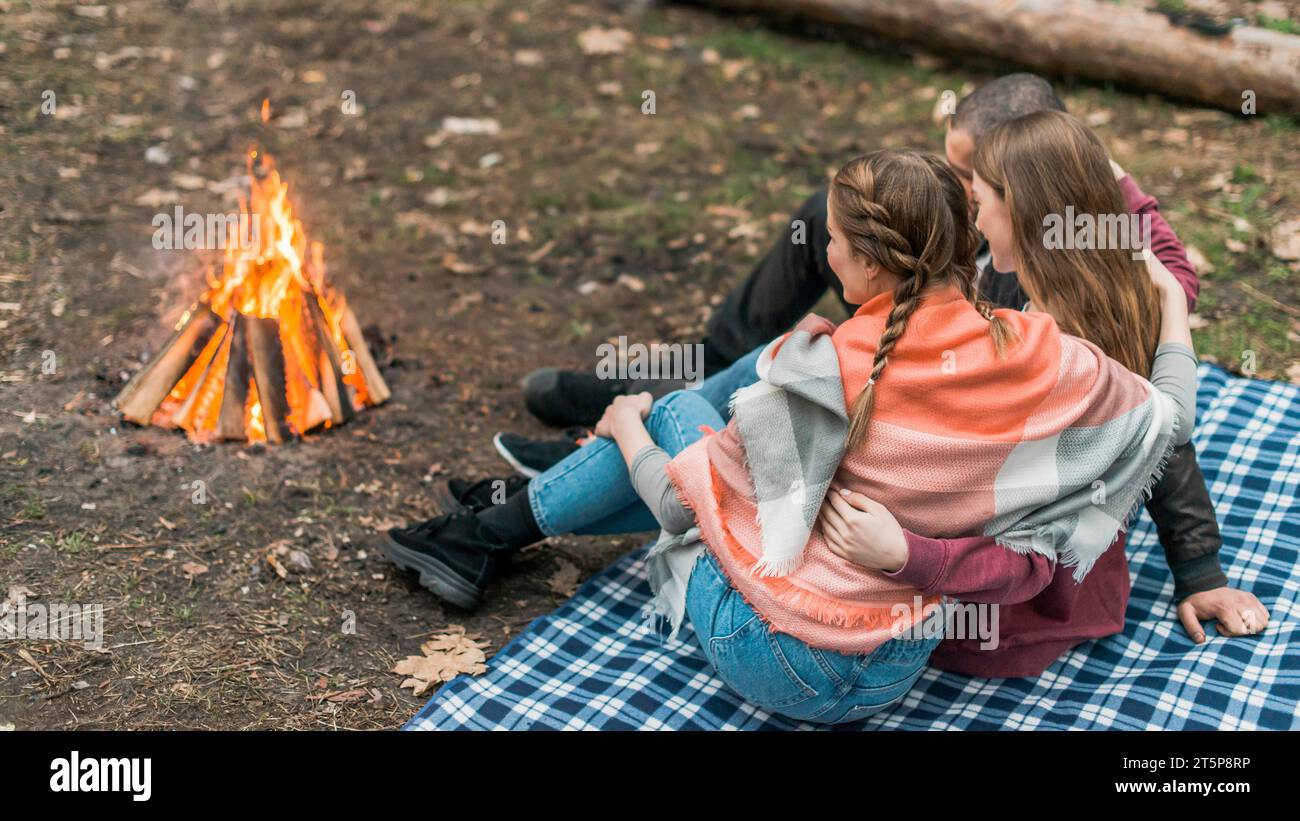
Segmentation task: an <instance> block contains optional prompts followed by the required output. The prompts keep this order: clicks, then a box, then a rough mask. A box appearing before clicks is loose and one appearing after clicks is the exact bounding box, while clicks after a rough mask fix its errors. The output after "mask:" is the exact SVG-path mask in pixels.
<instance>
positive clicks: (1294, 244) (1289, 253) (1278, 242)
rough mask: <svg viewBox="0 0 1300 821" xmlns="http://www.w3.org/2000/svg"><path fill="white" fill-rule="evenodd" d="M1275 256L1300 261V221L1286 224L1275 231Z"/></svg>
mask: <svg viewBox="0 0 1300 821" xmlns="http://www.w3.org/2000/svg"><path fill="white" fill-rule="evenodd" d="M1272 245H1273V256H1275V257H1277V258H1278V259H1300V219H1293V220H1290V221H1289V222H1284V223H1282V224H1281V225H1279V226H1277V227H1276V228H1274V229H1273V236H1272Z"/></svg>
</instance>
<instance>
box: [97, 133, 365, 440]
mask: <svg viewBox="0 0 1300 821" xmlns="http://www.w3.org/2000/svg"><path fill="white" fill-rule="evenodd" d="M256 157H257V152H251V153H250V157H249V179H250V186H251V191H250V198H249V199H248V200H247V201H244V202H241V208H242V210H243V211H244V213H245V214H247V215H249V217H250V221H249V223H248V224H250V225H252V226H253V227H254V229H255V230H254V231H252V232H250V233H251V236H244V237H240V236H238V233H239V232H238V231H237V230H236V229H235V228H233V226H232V227H231V228H230V232H229V235H228V236H227V238H226V247H225V261H224V265H223V267H222V271H221V274H220V276H218V277H215V278H214V277H210V278H209V282H208V286H209V287H208V290H207V291H206V292H205V293H204V295H203V296H202V297H201V298H200V300H199V302H198V303H196V304H195V305H194V306H192V307H191V308H190V310H188V311H186V313H185V314H184V315H183V316H182V317H181V320H180V322H179V323H178V324H177V327H176V332H175V333H174V334H173V335H172V337H171V339H169V340H168V342H167V343H166V345H164V346H163V349H162V350H161V351H160V352H159V353H158V355H157V356H155V357H154V358H153V360H152V361H150V363H149V364H148V365H147V366H146V367H145V368H143V369H142V370H141V371H140V372H139V373H137V374H136V375H135V377H133V378H132V379H131V380H130V382H128V383H127V385H126V387H124V388H123V389H122V392H121V393H120V394H118V396H117V398H116V399H115V400H114V405H115V406H116V407H117V409H118V410H119V411H120V412H121V413H122V416H123V417H125V418H126V419H128V420H130V421H132V422H135V423H137V424H140V425H150V424H152V425H160V426H163V427H175V428H182V429H184V430H185V431H186V432H187V434H188V435H189V436H190V438H191V439H194V440H196V441H216V440H229V439H242V440H247V441H250V442H260V441H268V442H272V443H279V442H283V441H285V440H286V439H289V438H291V437H293V436H295V435H301V434H303V433H306V432H308V431H310V430H313V429H315V428H319V427H322V426H323V427H331V426H334V425H339V424H342V423H343V422H346V421H347V420H348V419H350V418H352V416H353V415H355V414H356V412H357V411H358V410H360V409H361V408H362V407H365V406H367V405H377V404H380V403H381V402H383V401H385V400H386V399H387V398H388V396H389V391H388V386H387V385H386V384H385V383H384V379H383V376H381V375H380V373H379V368H378V366H376V364H375V361H374V358H373V357H372V356H371V354H370V350H369V348H368V347H367V345H366V341H365V339H364V338H363V336H362V333H361V328H360V326H359V324H358V323H357V319H356V317H355V316H354V315H353V313H352V310H351V308H349V307H348V306H347V304H346V303H345V302H344V300H343V298H342V297H341V296H340V295H338V294H337V293H335V292H334V290H333V289H332V288H330V287H329V286H328V284H327V283H326V281H325V270H324V264H323V261H322V254H321V246H320V244H319V243H312V244H311V245H310V246H309V245H308V243H307V240H306V237H305V234H304V233H303V229H302V224H301V223H300V222H299V221H298V220H297V219H295V218H294V217H293V211H292V207H291V206H290V204H289V200H288V186H287V185H286V184H284V183H282V182H281V181H280V177H279V174H278V173H277V172H276V171H275V169H274V168H273V167H272V165H271V163H270V161H269V158H263V159H262V162H261V168H260V169H259V170H260V172H261V173H260V174H255V173H254V167H253V162H254V160H255V159H256Z"/></svg>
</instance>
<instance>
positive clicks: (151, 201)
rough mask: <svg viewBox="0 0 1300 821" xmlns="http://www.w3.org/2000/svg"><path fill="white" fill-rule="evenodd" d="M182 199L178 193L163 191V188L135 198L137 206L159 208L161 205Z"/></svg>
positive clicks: (150, 190) (151, 190) (153, 189)
mask: <svg viewBox="0 0 1300 821" xmlns="http://www.w3.org/2000/svg"><path fill="white" fill-rule="evenodd" d="M180 198H181V195H180V194H179V193H177V192H176V191H163V190H162V189H161V188H150V189H149V190H148V191H146V192H144V193H143V194H141V195H140V196H138V197H136V198H135V204H136V205H147V206H148V207H150V208H157V207H158V206H160V205H164V204H166V203H169V202H175V201H176V200H178V199H180Z"/></svg>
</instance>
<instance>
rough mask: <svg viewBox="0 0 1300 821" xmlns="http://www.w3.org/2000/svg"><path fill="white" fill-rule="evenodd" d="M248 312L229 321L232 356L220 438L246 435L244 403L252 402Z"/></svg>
mask: <svg viewBox="0 0 1300 821" xmlns="http://www.w3.org/2000/svg"><path fill="white" fill-rule="evenodd" d="M246 321H247V320H246V319H245V317H244V315H243V314H241V313H239V312H238V311H235V312H234V314H233V315H231V317H230V322H229V323H228V327H229V331H228V332H229V334H230V356H229V357H228V358H227V360H226V361H227V363H228V364H227V365H226V385H225V388H224V389H223V390H222V392H221V410H220V411H219V413H218V415H217V438H219V439H243V438H244V436H245V433H244V407H245V405H246V403H247V402H248V380H249V378H250V373H249V367H248V340H247V337H245V336H244V323H245V322H246Z"/></svg>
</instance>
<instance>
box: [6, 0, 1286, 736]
mask: <svg viewBox="0 0 1300 821" xmlns="http://www.w3.org/2000/svg"><path fill="white" fill-rule="evenodd" d="M0 9H3V17H2V18H0V19H2V20H3V24H2V26H0V37H3V50H2V51H0V115H2V120H0V122H2V124H3V128H2V129H0V144H2V145H3V159H2V160H0V207H2V210H0V227H2V229H3V230H0V410H2V413H0V593H5V592H6V591H9V592H12V591H14V590H16V589H17V588H19V587H21V588H24V589H25V590H26V591H27V597H28V599H29V600H31V601H37V602H44V603H83V604H89V603H95V604H100V605H102V606H103V608H104V630H105V638H104V642H103V646H102V647H101V648H99V649H93V648H92V649H87V648H85V647H83V646H82V644H81V643H79V642H76V641H55V640H39V639H28V640H13V639H10V640H0V676H2V677H3V684H0V726H5V725H7V724H12V725H14V726H16V727H18V728H20V729H21V728H131V729H162V728H222V729H243V728H276V729H284V728H348V729H357V728H393V727H397V726H400V725H401V724H402V723H403V722H404V721H405V720H407V719H408V718H409V717H410V716H411V715H412V714H413V713H414V712H415V710H416V709H417V707H418V706H419V705H420V704H421V703H422V702H423V701H424V700H425V698H426V697H427V696H420V697H415V696H413V695H412V694H411V691H410V690H409V689H401V687H400V684H401V682H402V676H399V675H396V674H394V673H392V672H390V671H391V669H392V667H393V666H394V664H395V662H396V661H397V660H399V659H401V658H403V657H404V656H406V655H408V654H411V653H415V652H417V648H418V647H419V645H420V644H421V642H422V641H423V640H424V638H425V637H427V636H429V635H431V634H433V633H437V632H439V631H441V630H444V629H445V628H447V627H448V625H463V626H464V627H465V628H466V629H467V630H468V631H469V632H470V633H471V634H476V635H478V636H480V637H481V638H482V639H483V640H484V641H485V642H486V644H487V645H488V647H489V648H490V649H489V650H488V653H489V655H490V653H491V652H492V651H493V650H496V649H499V648H500V647H501V646H503V645H504V644H505V643H506V642H507V641H509V640H510V639H511V638H512V637H513V636H514V635H517V634H518V632H519V631H520V630H521V629H522V628H523V627H524V626H525V625H526V624H527V623H528V622H529V621H530V620H531V619H532V618H534V617H536V616H538V615H540V614H542V613H544V612H547V611H549V610H551V609H553V608H555V607H556V606H557V605H558V604H559V603H560V602H561V601H562V600H563V599H564V597H565V596H567V595H569V593H571V591H572V590H573V588H574V587H575V585H576V583H577V582H579V581H580V580H581V579H584V578H586V577H588V576H590V575H591V574H592V573H594V572H596V571H597V570H598V569H599V568H600V567H602V566H604V565H605V564H606V563H608V562H609V561H610V560H612V559H613V558H614V557H616V556H618V555H620V554H621V553H623V552H625V551H627V550H629V549H631V548H632V547H634V546H635V545H636V544H638V543H639V542H640V541H641V538H640V537H633V536H629V537H622V538H605V539H556V540H551V541H550V542H549V543H547V544H546V545H545V546H543V547H541V548H539V549H535V550H530V551H528V552H527V553H526V554H525V556H524V557H523V558H522V560H521V561H520V562H519V563H518V567H517V568H516V569H515V571H514V572H513V573H512V574H510V575H509V576H507V577H506V578H504V579H503V580H502V581H500V582H499V583H498V584H496V585H495V586H494V588H493V589H492V591H491V597H490V600H489V602H488V603H487V604H486V605H485V606H484V607H483V608H482V609H481V610H479V611H478V612H476V613H473V614H470V613H465V612H461V611H458V610H456V609H454V608H451V607H445V606H442V605H440V604H439V603H438V601H437V600H436V599H435V598H434V597H433V596H432V595H430V594H429V593H427V592H426V591H424V590H423V589H421V588H420V587H419V586H418V584H416V583H415V581H414V580H413V579H412V578H409V577H407V576H406V575H404V574H399V573H395V572H394V571H393V569H392V568H391V567H390V566H389V565H388V564H387V562H386V561H385V560H384V558H383V556H382V555H381V554H380V553H379V551H378V549H377V545H376V534H377V530H378V529H380V528H382V527H386V526H388V525H389V524H390V523H393V522H401V521H405V520H413V519H416V518H423V517H425V516H428V515H430V514H432V513H433V512H434V510H433V506H432V503H431V501H430V499H429V495H428V487H429V483H430V482H432V481H434V480H436V479H438V478H445V477H446V476H449V475H471V476H489V475H497V474H500V473H502V472H503V471H504V470H505V467H504V466H503V464H501V463H500V462H499V461H498V459H497V458H496V456H495V454H494V453H493V451H492V449H491V446H490V437H491V435H492V434H493V433H494V432H495V431H497V430H516V431H521V432H527V433H533V434H542V433H544V432H545V430H546V429H545V428H544V427H543V426H541V425H540V424H539V423H537V422H536V421H535V420H532V419H531V418H530V417H528V415H527V414H526V413H525V412H524V410H523V408H522V403H521V401H520V400H521V397H520V393H519V389H518V380H519V378H520V377H522V376H523V375H524V374H525V373H527V372H528V371H529V370H530V369H532V368H533V367H536V366H538V365H542V364H554V365H564V366H570V367H582V368H586V367H593V366H594V363H595V358H596V347H597V346H598V345H599V344H601V343H602V342H604V341H606V340H607V339H610V338H612V337H617V336H618V335H620V334H623V335H627V336H628V337H629V338H630V339H633V340H644V341H647V342H648V341H692V340H694V339H695V338H697V336H698V335H699V333H700V332H701V330H702V328H703V323H704V321H705V320H706V319H707V316H708V312H709V310H710V306H712V305H714V304H716V302H717V301H718V300H719V299H720V297H721V295H722V294H723V293H725V291H726V289H727V288H728V287H729V285H730V284H732V283H733V282H735V281H736V280H738V279H739V278H740V277H742V276H744V275H745V273H747V271H748V270H749V268H750V266H751V265H752V264H753V263H754V261H755V260H756V259H757V258H758V257H759V255H760V254H761V253H762V252H763V251H765V250H766V248H767V246H768V244H769V243H770V242H772V241H773V239H774V238H775V236H776V235H777V234H778V232H779V231H780V229H781V226H782V223H783V222H784V220H785V218H786V216H787V214H788V212H789V211H790V210H791V209H793V208H794V207H795V206H796V205H797V204H798V203H799V202H800V201H801V200H802V198H804V197H805V196H807V195H808V194H809V193H810V192H811V191H812V190H814V188H815V186H816V185H818V183H819V181H820V180H821V179H823V178H824V176H825V175H826V174H827V173H828V172H829V171H831V170H833V169H834V168H835V167H836V166H838V165H839V164H840V163H842V162H843V161H844V160H846V159H847V158H849V157H850V156H852V155H853V154H855V153H860V152H862V151H865V150H869V149H871V148H875V147H878V146H882V145H887V146H904V145H912V146H924V147H929V148H932V149H933V150H936V151H938V150H940V149H941V145H942V131H941V129H940V127H939V126H938V125H936V123H935V121H934V119H933V118H932V112H933V111H934V109H935V105H936V101H937V100H938V99H939V97H940V95H941V94H942V92H943V91H944V90H953V91H955V92H957V93H959V94H960V93H961V92H963V91H964V90H968V89H969V88H971V87H973V85H974V84H977V83H978V82H980V81H981V80H983V79H987V78H988V77H991V76H994V75H995V74H997V73H999V72H1000V70H1002V69H1003V68H1004V67H1000V66H997V65H985V64H981V65H978V66H972V64H970V63H965V64H962V65H955V64H951V63H948V62H945V61H943V60H941V59H938V58H935V57H931V56H926V55H913V54H909V53H906V52H903V51H899V50H896V49H885V48H883V47H880V46H872V45H868V46H866V47H861V46H860V44H847V43H842V42H830V41H826V40H820V39H814V38H812V37H809V36H801V35H798V34H791V33H778V32H774V31H773V30H772V29H770V28H763V27H760V26H758V25H757V24H756V23H755V21H753V20H750V19H746V18H736V17H724V16H718V15H715V14H712V13H710V12H708V11H705V10H701V9H697V8H692V7H679V6H669V7H659V6H651V5H649V4H645V3H640V4H637V3H628V4H622V3H612V2H607V3H596V2H592V3H576V2H575V3H569V2H558V1H557V0H538V1H537V2H501V1H500V0H488V2H390V3H383V4H375V3H362V2H343V1H342V0H324V1H323V2H322V1H319V0H310V1H309V0H297V1H296V2H274V3H263V2H257V3H252V2H249V3H241V2H222V1H221V0H214V1H213V2H185V0H172V2H156V3H155V2H141V1H140V0H127V1H126V2H120V3H114V4H110V5H108V6H93V5H82V6H76V5H75V4H73V3H69V2H62V3H27V2H16V1H15V0H9V2H0ZM592 28H601V29H622V30H626V31H628V32H630V33H631V36H630V37H629V38H627V39H626V40H620V39H618V37H617V36H615V37H613V38H612V41H613V45H611V46H610V47H611V48H614V49H616V51H615V53H611V54H588V53H586V52H585V51H584V49H583V48H582V47H581V46H580V44H579V35H580V33H582V32H584V31H586V30H589V29H592ZM606 39H607V40H610V39H611V38H608V37H607V38H606ZM1061 88H1062V89H1063V91H1064V92H1065V94H1064V96H1065V98H1066V100H1067V103H1068V105H1069V107H1070V108H1071V110H1072V111H1074V112H1075V113H1076V114H1079V115H1080V116H1082V117H1084V118H1085V119H1086V120H1087V121H1088V122H1089V123H1090V124H1092V125H1093V126H1094V127H1096V128H1097V130H1098V132H1099V133H1100V134H1101V135H1102V137H1103V139H1104V140H1105V141H1106V142H1107V144H1108V146H1109V147H1110V148H1111V150H1112V152H1113V153H1114V155H1115V156H1116V158H1117V159H1118V161H1119V162H1120V163H1121V164H1122V165H1124V166H1125V167H1126V168H1128V169H1129V170H1131V171H1132V172H1133V174H1134V175H1135V177H1136V178H1137V179H1138V180H1139V181H1140V183H1141V184H1142V185H1143V187H1144V188H1145V189H1146V190H1147V191H1149V192H1151V193H1153V194H1155V195H1156V196H1158V197H1159V198H1160V199H1161V201H1162V203H1163V208H1164V211H1165V213H1166V215H1167V217H1168V218H1169V220H1170V222H1171V223H1172V224H1173V225H1174V227H1175V228H1176V229H1177V230H1178V231H1179V232H1180V234H1181V235H1182V236H1183V237H1184V239H1185V240H1186V241H1187V242H1188V243H1189V244H1190V245H1192V246H1194V247H1195V249H1196V251H1195V254H1196V257H1197V259H1198V261H1199V263H1200V265H1201V270H1202V274H1203V276H1204V286H1203V298H1202V300H1201V303H1200V306H1199V308H1198V316H1199V317H1200V322H1199V324H1200V327H1199V328H1198V330H1197V342H1198V348H1199V350H1200V351H1201V353H1203V354H1204V355H1207V356H1209V357H1212V358H1214V359H1216V360H1217V361H1220V362H1221V363H1223V364H1225V365H1226V366H1228V367H1230V368H1233V369H1241V368H1243V367H1245V368H1248V369H1252V368H1253V369H1254V370H1255V371H1256V372H1257V373H1258V374H1259V375H1261V376H1265V377H1268V378H1292V379H1297V380H1300V364H1298V363H1300V321H1298V318H1300V307H1298V306H1300V283H1298V282H1297V277H1296V272H1297V263H1296V262H1294V261H1293V260H1290V259H1284V258H1282V257H1283V256H1286V255H1287V249H1286V247H1285V241H1286V237H1285V236H1279V235H1278V234H1277V233H1276V232H1275V228H1276V226H1279V225H1284V224H1286V223H1287V222H1289V221H1294V220H1296V219H1297V217H1300V174H1298V173H1297V170H1296V165H1295V158H1296V156H1297V154H1298V153H1300V130H1298V129H1297V126H1296V124H1295V123H1294V122H1293V121H1290V120H1287V119H1283V118H1279V117H1272V116H1268V115H1267V111H1264V112H1262V113H1261V114H1260V115H1259V116H1255V117H1233V116H1230V115H1227V114H1224V113H1220V112H1216V111H1210V110H1205V109H1199V108H1194V107H1188V106H1184V105H1178V104H1174V103H1170V102H1167V101H1164V100H1160V99H1157V98H1155V97H1144V96H1134V95H1131V94H1127V93H1123V92H1121V91H1116V90H1114V89H1109V88H1104V87H1097V86H1089V85H1084V84H1078V85H1069V84H1065V85H1062V86H1061ZM647 90H650V91H653V92H654V96H655V112H654V113H653V114H644V113H642V105H643V101H644V99H645V97H644V96H643V92H645V91H647ZM46 92H52V93H53V95H54V99H55V100H56V101H57V104H56V107H55V108H54V110H53V112H52V113H43V111H42V103H43V101H44V100H45V99H46ZM349 93H350V94H351V95H352V97H351V99H354V100H355V103H356V107H355V109H353V110H351V112H350V113H348V112H347V111H345V106H344V103H346V101H347V100H348V99H349V97H348V95H349ZM263 98H270V100H271V105H272V111H273V113H274V116H273V118H272V119H271V121H270V124H269V125H266V126H263V125H262V124H261V123H260V122H259V118H258V110H259V106H260V103H261V101H262V99H263ZM446 117H471V118H491V119H494V120H496V121H497V122H498V123H499V125H500V131H499V133H496V134H482V135H457V134H452V133H448V132H447V131H446V130H445V129H443V127H442V126H443V122H444V118H446ZM254 142H258V143H260V144H261V145H263V146H264V147H265V148H267V149H269V150H270V151H271V153H273V154H274V155H276V157H277V158H278V160H279V164H280V167H281V171H282V173H283V175H284V176H285V178H286V179H288V180H289V181H290V183H291V185H292V191H293V199H294V202H295V205H296V207H297V209H298V215H299V217H301V219H302V220H303V222H304V224H305V225H306V226H307V230H308V232H309V234H310V236H311V237H312V238H314V239H319V240H321V241H322V242H323V243H324V246H325V258H326V261H327V263H328V265H329V270H330V274H331V278H332V280H333V282H334V283H335V285H336V286H337V287H338V288H339V289H340V290H342V292H343V293H344V294H346V295H347V297H348V300H349V302H350V303H351V305H352V306H353V307H354V309H355V310H356V313H357V315H358V316H359V317H360V319H361V321H362V323H363V324H366V325H370V326H373V328H374V329H375V331H376V332H377V337H378V338H380V339H382V340H383V342H382V344H380V345H377V346H376V347H377V353H378V356H379V359H380V360H381V363H382V365H383V368H384V374H385V377H386V379H387V380H388V382H389V385H390V387H391V388H392V389H393V397H392V399H391V400H390V401H389V402H388V403H387V404H385V405H383V406H382V407H380V408H377V409H372V410H368V411H366V412H364V413H362V414H361V415H360V416H359V418H357V419H356V420H355V421H354V422H351V423H349V424H348V425H346V426H344V427H341V428H338V429H335V430H332V431H328V432H326V433H322V434H319V435H312V436H309V437H307V438H306V439H304V440H303V441H299V442H295V443H291V444H288V445H285V446H280V447H270V448H268V447H252V448H249V447H245V446H241V445H235V444H226V445H219V446H199V445H194V444H192V443H190V442H189V441H188V440H187V439H186V438H185V437H184V436H183V435H181V434H180V433H177V432H171V431H166V430H161V429H155V428H138V427H134V426H129V425H124V424H123V423H122V422H121V420H120V419H119V418H118V417H117V415H116V414H115V413H114V412H113V410H112V408H111V407H110V405H109V401H110V400H111V399H112V397H113V396H114V395H115V394H116V393H117V391H118V390H119V389H120V388H121V387H122V385H123V384H124V383H125V380H126V379H127V378H128V377H129V376H130V374H132V373H134V372H135V371H136V370H137V369H138V368H139V367H140V366H141V364H142V362H143V361H145V359H146V358H147V357H148V356H150V355H151V354H152V353H154V352H155V351H156V350H157V346H158V345H159V344H160V343H161V341H162V340H163V339H164V338H165V336H166V333H167V331H166V320H167V319H168V318H170V317H174V316H175V314H176V312H177V311H179V310H180V309H181V308H183V307H184V305H185V304H187V299H188V297H190V296H192V295H193V294H194V293H195V292H196V291H197V289H198V288H199V287H200V284H201V277H202V272H203V270H204V265H205V264H207V263H209V262H210V261H211V257H210V256H204V255H202V254H196V253H194V252H190V251H157V250H154V248H153V247H152V245H151V237H152V234H153V227H152V225H151V218H152V217H153V216H154V214H156V213H158V212H160V211H162V210H167V209H170V208H171V207H172V205H173V204H176V203H180V204H183V205H184V206H185V207H186V208H187V209H191V210H198V211H218V212H225V211H227V210H230V209H231V207H232V200H231V199H229V198H227V197H226V196H225V194H223V187H222V185H221V182H222V181H228V180H230V179H231V178H232V177H235V176H236V175H238V174H240V173H242V170H243V169H242V163H243V159H242V158H243V156H244V153H245V151H246V150H247V149H248V148H249V146H250V145H251V144H252V143H254ZM495 220H504V221H505V223H506V224H507V226H508V231H509V233H508V241H507V242H506V243H505V244H493V243H492V242H491V241H490V238H489V236H488V230H487V226H490V225H491V223H493V221H495ZM1279 254H1280V256H1279ZM1288 375H1289V376H1288ZM195 481H202V482H203V483H204V485H203V486H204V487H205V488H206V489H207V494H206V499H205V501H204V502H203V503H197V504H196V503H195V494H194V488H195V485H194V482H195ZM281 540H287V541H281ZM277 543H278V544H284V545H290V546H292V547H293V548H295V549H299V550H301V551H303V552H304V553H305V554H306V555H307V556H308V557H309V559H310V562H311V569H310V570H307V571H306V572H303V573H298V574H292V575H290V576H288V577H287V578H281V577H279V576H278V575H277V574H276V573H275V572H274V571H273V570H272V569H271V567H270V566H269V565H268V564H267V562H266V561H265V559H264V556H265V552H266V549H267V547H268V546H270V545H275V544H277ZM349 614H351V615H352V616H354V617H355V631H350V630H347V629H345V626H346V625H347V623H348V619H349Z"/></svg>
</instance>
